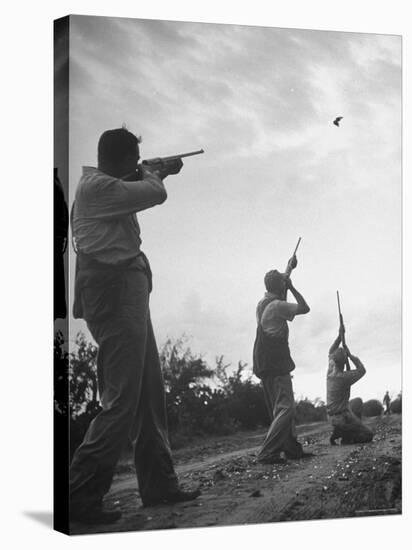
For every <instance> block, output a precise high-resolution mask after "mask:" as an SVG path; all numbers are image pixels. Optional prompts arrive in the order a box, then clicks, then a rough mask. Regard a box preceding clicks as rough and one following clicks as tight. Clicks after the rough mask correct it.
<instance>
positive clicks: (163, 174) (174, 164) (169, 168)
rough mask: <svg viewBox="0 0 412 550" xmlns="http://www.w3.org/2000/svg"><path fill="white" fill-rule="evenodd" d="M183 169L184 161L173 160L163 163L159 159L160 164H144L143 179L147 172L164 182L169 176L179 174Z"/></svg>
mask: <svg viewBox="0 0 412 550" xmlns="http://www.w3.org/2000/svg"><path fill="white" fill-rule="evenodd" d="M182 167H183V161H182V159H180V158H178V159H173V160H168V161H162V160H161V159H160V158H159V162H155V161H153V162H151V163H150V164H145V163H143V164H142V168H143V177H144V174H145V172H146V171H147V172H149V173H151V174H157V175H158V176H159V178H160V179H162V180H164V179H165V178H167V176H171V175H174V174H178V173H179V172H180V170H181V169H182Z"/></svg>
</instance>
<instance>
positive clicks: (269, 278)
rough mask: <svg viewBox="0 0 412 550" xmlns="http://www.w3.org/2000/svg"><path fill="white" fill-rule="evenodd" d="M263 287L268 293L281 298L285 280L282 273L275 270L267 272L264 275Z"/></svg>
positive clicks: (283, 293) (284, 288) (283, 292)
mask: <svg viewBox="0 0 412 550" xmlns="http://www.w3.org/2000/svg"><path fill="white" fill-rule="evenodd" d="M264 281H265V287H266V290H267V291H268V292H271V293H272V294H275V295H276V296H278V297H279V298H283V297H284V295H285V290H286V279H285V275H284V274H283V273H280V272H279V271H278V270H277V269H272V270H271V271H268V272H267V273H266V275H265V279H264Z"/></svg>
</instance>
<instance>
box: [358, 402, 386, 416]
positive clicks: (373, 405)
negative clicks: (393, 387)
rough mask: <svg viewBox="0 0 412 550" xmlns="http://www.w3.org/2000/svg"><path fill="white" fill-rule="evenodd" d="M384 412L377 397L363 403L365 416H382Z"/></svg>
mask: <svg viewBox="0 0 412 550" xmlns="http://www.w3.org/2000/svg"><path fill="white" fill-rule="evenodd" d="M382 413H383V406H382V403H381V402H380V401H378V400H377V399H369V401H366V402H365V403H364V404H363V415H364V416H380V415H381V414H382Z"/></svg>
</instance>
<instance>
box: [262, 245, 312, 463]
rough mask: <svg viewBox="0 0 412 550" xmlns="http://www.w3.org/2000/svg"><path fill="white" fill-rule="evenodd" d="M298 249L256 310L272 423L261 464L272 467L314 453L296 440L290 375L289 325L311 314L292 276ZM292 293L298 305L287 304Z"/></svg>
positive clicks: (272, 278)
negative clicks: (300, 317) (289, 293)
mask: <svg viewBox="0 0 412 550" xmlns="http://www.w3.org/2000/svg"><path fill="white" fill-rule="evenodd" d="M299 241H300V239H299ZM298 245H299V242H298ZM296 249H297V246H296ZM296 249H295V252H294V254H293V256H292V257H291V258H290V260H289V262H288V265H287V268H286V272H285V273H280V272H279V271H277V270H272V271H269V272H268V273H266V275H265V278H264V282H265V287H266V293H265V295H264V297H263V298H262V300H260V302H259V303H258V305H257V310H256V319H257V331H256V340H255V345H254V349H253V372H254V374H255V375H256V376H257V377H258V378H260V379H261V380H262V384H263V391H264V395H265V401H266V405H267V408H268V412H269V416H270V419H271V425H270V428H269V430H268V433H267V435H266V438H265V441H264V442H263V445H262V447H261V449H260V451H259V454H258V460H259V462H263V463H268V464H276V463H280V462H284V461H285V459H284V457H283V456H281V453H282V452H283V453H284V454H285V456H286V458H292V459H299V458H304V457H306V456H311V454H310V453H304V452H303V449H302V445H301V444H300V443H299V442H298V441H297V438H296V429H295V402H294V397H293V387H292V378H291V375H290V373H291V371H292V370H293V369H294V368H295V363H294V362H293V359H292V357H291V356H290V350H289V343H288V337H289V328H288V324H287V322H288V321H289V322H290V321H293V319H294V318H295V316H296V315H303V314H306V313H308V312H309V306H308V304H307V303H306V301H305V299H304V298H303V296H302V295H301V294H300V292H298V291H297V290H296V288H295V287H294V286H293V284H292V281H291V280H290V274H291V272H292V270H293V269H294V268H295V267H296V265H297V259H296ZM288 290H289V291H290V292H291V294H292V295H293V297H294V298H295V300H296V303H291V302H287V301H286V295H287V291H288Z"/></svg>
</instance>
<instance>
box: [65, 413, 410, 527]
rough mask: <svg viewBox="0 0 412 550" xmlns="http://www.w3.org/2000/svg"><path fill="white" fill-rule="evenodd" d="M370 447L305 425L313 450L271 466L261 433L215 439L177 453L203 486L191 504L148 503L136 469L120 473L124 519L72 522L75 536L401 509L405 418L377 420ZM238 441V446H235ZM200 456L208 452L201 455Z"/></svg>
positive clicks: (116, 499) (115, 490)
mask: <svg viewBox="0 0 412 550" xmlns="http://www.w3.org/2000/svg"><path fill="white" fill-rule="evenodd" d="M368 424H369V425H371V426H372V427H373V428H374V429H375V430H376V436H375V438H374V441H373V443H371V444H368V445H352V446H336V447H331V446H330V445H329V443H328V435H329V427H328V425H327V423H318V424H310V425H305V426H300V427H299V429H298V432H299V439H300V441H302V442H304V444H305V447H306V448H307V449H308V450H311V451H313V452H314V453H315V456H314V457H313V458H311V459H307V460H304V461H293V460H290V461H288V463H287V464H286V465H280V466H279V465H277V466H268V465H262V464H259V463H257V462H256V458H255V455H256V451H257V449H258V444H259V443H261V441H262V435H263V434H262V433H257V434H256V433H255V434H250V435H249V436H244V439H243V443H244V445H243V447H241V448H239V445H240V444H241V442H242V438H241V436H239V435H237V436H233V437H232V438H220V439H215V440H213V441H212V442H211V444H210V445H202V446H198V447H192V448H188V449H187V450H182V451H179V452H178V453H176V454H177V466H176V470H177V472H178V474H179V479H180V480H181V482H182V483H183V484H187V485H196V484H199V485H200V486H201V488H202V496H201V497H200V498H199V499H198V500H196V501H193V502H189V503H181V504H176V505H174V506H170V505H163V506H157V507H152V508H142V507H141V506H140V499H139V497H138V491H137V484H136V479H135V475H134V473H130V472H129V471H127V468H125V469H124V470H126V471H125V472H124V473H122V474H120V475H119V476H117V477H116V478H115V480H114V482H113V486H112V489H111V491H110V493H109V495H108V497H107V505H108V507H111V506H120V508H121V510H122V512H123V516H122V519H121V520H120V521H119V522H117V523H115V524H112V525H108V526H104V527H99V528H96V527H84V526H80V525H78V524H76V525H75V524H73V526H72V532H73V533H78V534H80V533H92V532H94V533H96V532H110V531H129V530H150V529H170V528H187V527H201V526H202V527H204V526H208V525H239V524H252V523H262V522H275V521H292V520H293V521H296V520H303V519H306V520H307V519H319V518H333V517H349V516H358V515H372V514H378V513H382V511H384V513H400V510H401V494H400V488H401V485H400V480H401V419H400V417H399V416H395V415H394V416H391V417H387V418H380V419H371V420H369V421H368ZM236 445H237V446H236ZM199 456H201V457H202V459H201V460H199Z"/></svg>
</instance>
